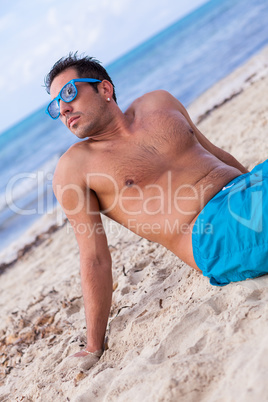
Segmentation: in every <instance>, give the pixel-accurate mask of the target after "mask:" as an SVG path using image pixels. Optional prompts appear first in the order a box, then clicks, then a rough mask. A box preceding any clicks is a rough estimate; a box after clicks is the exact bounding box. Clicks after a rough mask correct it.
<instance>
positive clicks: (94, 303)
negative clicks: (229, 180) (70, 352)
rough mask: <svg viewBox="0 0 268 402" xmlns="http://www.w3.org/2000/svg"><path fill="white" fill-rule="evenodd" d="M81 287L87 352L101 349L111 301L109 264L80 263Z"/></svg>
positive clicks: (108, 262) (110, 271)
mask: <svg viewBox="0 0 268 402" xmlns="http://www.w3.org/2000/svg"><path fill="white" fill-rule="evenodd" d="M81 285H82V291H83V298H84V305H85V314H86V323H87V350H88V351H90V352H94V351H96V350H99V349H102V348H103V344H104V337H105V331H106V327H107V322H108V317H109V313H110V308H111V301H112V289H113V288H112V270H111V263H110V261H107V262H106V263H105V264H103V263H102V264H99V263H96V262H94V261H81Z"/></svg>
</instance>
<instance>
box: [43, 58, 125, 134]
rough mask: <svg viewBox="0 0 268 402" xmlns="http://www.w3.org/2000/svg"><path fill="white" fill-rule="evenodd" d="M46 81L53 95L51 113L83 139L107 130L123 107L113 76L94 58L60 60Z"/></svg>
mask: <svg viewBox="0 0 268 402" xmlns="http://www.w3.org/2000/svg"><path fill="white" fill-rule="evenodd" d="M45 83H46V88H47V92H48V93H50V95H51V98H52V101H51V102H50V103H49V105H48V108H47V112H48V113H49V114H50V116H51V117H52V118H53V119H57V118H58V117H60V119H61V121H62V122H63V123H64V124H65V125H66V126H67V127H68V128H69V129H70V130H71V131H72V133H73V134H75V135H76V136H77V137H79V138H81V139H82V138H87V137H92V136H96V135H98V134H100V133H102V132H103V131H105V129H106V128H107V127H108V126H109V124H110V123H111V121H113V120H114V113H116V112H117V110H119V108H118V106H117V105H116V96H115V92H114V85H113V83H112V80H111V78H110V77H109V75H108V73H107V72H106V70H105V69H104V68H103V67H102V66H101V65H100V64H99V62H97V61H96V60H94V59H92V58H91V57H77V55H76V54H74V55H72V54H70V55H69V56H68V57H66V58H64V59H60V60H59V61H58V62H57V63H56V64H55V65H54V66H53V68H52V69H51V71H50V73H49V74H48V75H47V77H46V79H45ZM111 100H113V101H112V102H111Z"/></svg>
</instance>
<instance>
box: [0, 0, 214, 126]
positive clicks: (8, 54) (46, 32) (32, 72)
mask: <svg viewBox="0 0 268 402" xmlns="http://www.w3.org/2000/svg"><path fill="white" fill-rule="evenodd" d="M207 1H208V0H188V1H185V0H165V1H163V0H75V1H74V0H11V1H10V0H0V46H1V58H0V93H2V96H1V98H0V110H1V126H0V133H2V132H3V131H5V130H6V129H8V128H10V127H11V126H13V125H14V124H16V123H18V122H19V121H21V120H22V119H24V118H25V117H27V116H28V115H30V114H31V113H33V112H34V111H36V110H38V109H39V108H40V107H42V106H43V105H45V104H46V103H48V102H49V100H50V98H49V95H48V94H47V93H46V91H45V89H44V87H43V85H44V77H45V75H46V74H47V73H48V72H49V70H50V68H51V67H52V66H53V64H54V63H55V62H56V61H57V60H58V59H60V58H61V57H63V56H66V55H67V54H68V53H69V52H70V51H78V53H79V54H82V53H85V54H88V55H90V56H94V57H96V58H97V59H98V60H100V61H101V62H102V63H103V65H104V66H107V65H108V64H109V63H111V62H112V61H114V60H116V59H117V58H118V57H120V56H122V55H123V54H125V53H126V52H128V51H129V50H131V49H133V48H134V47H136V46H137V45H139V44H140V43H142V42H144V41H145V40H146V39H149V38H150V37H152V36H153V35H155V34H156V33H158V32H160V31H161V30H163V29H164V28H166V27H167V26H169V25H171V24H172V23H173V22H175V21H177V20H178V19H180V18H181V17H183V16H184V15H186V14H188V13H189V12H191V11H192V10H194V9H196V8H198V7H199V6H200V5H202V4H203V3H205V2H207Z"/></svg>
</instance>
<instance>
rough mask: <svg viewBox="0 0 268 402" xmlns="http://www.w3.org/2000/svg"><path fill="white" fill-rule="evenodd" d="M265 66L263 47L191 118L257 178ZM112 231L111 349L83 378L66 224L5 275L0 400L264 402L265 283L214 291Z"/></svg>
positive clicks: (80, 310) (160, 251) (174, 261)
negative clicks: (65, 370)
mask: <svg viewBox="0 0 268 402" xmlns="http://www.w3.org/2000/svg"><path fill="white" fill-rule="evenodd" d="M267 60H268V48H265V49H264V50H263V51H262V52H260V53H259V54H258V55H256V56H254V57H253V59H251V60H250V61H249V62H247V63H246V64H245V65H244V66H242V67H241V68H239V69H238V70H236V71H235V72H234V73H233V74H231V75H230V76H229V77H227V78H225V79H224V80H222V81H221V82H219V83H217V84H216V85H215V86H214V87H213V88H211V89H210V90H209V91H207V92H206V93H205V94H204V95H202V96H201V97H200V98H199V99H197V100H196V101H195V102H194V103H193V104H192V105H191V107H190V108H189V112H190V115H191V116H192V117H193V119H194V121H195V122H198V127H199V129H200V130H201V131H202V132H203V133H204V134H205V135H206V136H207V137H208V138H209V139H210V140H211V141H213V142H214V143H215V144H216V145H218V146H220V147H222V148H224V149H225V150H227V151H229V152H231V153H232V154H233V155H234V156H235V157H236V158H237V159H238V160H240V161H241V162H242V163H243V164H244V165H245V166H246V167H247V168H249V169H251V168H253V167H254V165H255V164H257V163H260V162H262V161H264V160H265V159H266V158H267V154H268V141H267V133H268V124H267V123H268V97H267V93H268V62H267ZM104 224H105V226H106V228H107V236H108V243H109V248H110V251H111V255H112V259H113V278H114V293H113V304H112V309H111V315H110V319H109V326H108V329H107V350H106V351H105V353H104V354H103V356H102V357H101V359H100V361H99V362H98V363H97V364H96V365H95V366H94V367H93V368H92V369H90V370H89V371H88V372H87V373H80V372H79V370H77V371H76V372H75V373H74V374H73V375H71V376H66V377H64V376H63V375H62V373H61V372H60V371H59V364H60V363H61V362H62V360H63V359H64V358H65V357H66V356H68V355H71V354H73V353H75V352H77V351H79V350H80V349H81V348H82V347H83V345H85V330H86V328H85V317H84V307H83V301H82V295H81V287H80V276H79V252H78V247H77V244H76V241H75V238H74V234H73V232H72V230H71V228H70V226H69V224H68V223H65V224H63V226H62V228H61V229H59V230H56V231H54V233H52V232H53V230H50V232H49V231H47V230H46V232H47V233H46V234H43V235H42V236H39V237H38V238H37V243H38V245H37V244H36V245H34V241H33V242H32V245H31V247H29V250H26V249H25V250H24V251H25V252H21V253H20V256H19V257H18V258H17V261H16V262H15V263H13V264H12V265H10V266H4V265H2V274H1V275H0V281H1V284H0V290H1V295H0V309H1V317H2V319H1V322H0V356H1V360H0V361H1V366H0V374H1V377H0V378H1V379H0V401H23V402H29V401H44V402H48V401H72V402H88V401H122V402H123V401H131V402H134V401H137V402H140V401H143V402H144V401H150V402H151V401H174V402H177V401H180V402H181V401H182V402H183V401H187V402H188V401H192V402H196V401H198V402H199V401H206V402H209V401H211V402H212V401H213V402H215V401H218V402H225V401H228V402H229V401H230V402H231V401H233V402H239V401H241V402H242V401H243V402H246V401H250V402H252V401H258V402H262V401H266V400H268V382H267V373H268V275H267V276H263V277H260V278H257V279H254V280H247V281H244V282H239V283H233V284H230V285H228V286H225V287H222V288H221V287H213V286H211V285H210V284H209V280H208V279H207V278H205V277H203V276H202V275H201V274H199V273H198V272H196V271H195V270H193V269H192V268H190V267H188V266H187V265H186V264H185V263H183V262H181V261H180V260H179V258H177V257H176V256H174V255H173V254H172V253H171V252H170V251H168V250H166V249H165V248H163V247H162V246H160V245H157V244H154V243H151V242H149V241H147V240H144V239H141V238H139V237H138V236H136V235H134V234H132V233H131V232H129V231H128V230H126V229H124V228H121V227H119V226H118V225H116V224H114V223H113V224H111V222H110V221H109V220H108V219H107V218H105V219H104ZM55 227H56V226H54V229H55ZM26 251H27V252H26ZM4 268H5V269H4Z"/></svg>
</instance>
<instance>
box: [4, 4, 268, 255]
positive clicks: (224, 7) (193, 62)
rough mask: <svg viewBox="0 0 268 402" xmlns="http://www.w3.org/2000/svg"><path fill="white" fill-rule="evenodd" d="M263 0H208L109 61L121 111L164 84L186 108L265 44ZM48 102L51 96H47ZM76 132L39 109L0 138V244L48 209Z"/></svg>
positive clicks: (267, 11) (266, 8)
mask: <svg viewBox="0 0 268 402" xmlns="http://www.w3.org/2000/svg"><path fill="white" fill-rule="evenodd" d="M267 21H268V2H267V0H212V1H210V2H208V3H206V4H204V5H203V6H202V7H200V8H199V9H197V10H195V11H194V12H193V13H191V14H189V15H188V16H186V17H185V18H183V19H181V20H179V21H177V22H176V23H175V24H173V25H172V26H170V27H168V28H167V29H165V30H164V31H162V32H160V33H159V34H158V35H156V36H154V37H153V38H151V39H149V40H148V41H146V42H144V43H143V44H141V45H140V46H139V47H137V48H135V49H133V50H132V51H130V52H129V53H127V54H126V55H124V56H123V57H121V58H120V59H118V60H116V61H115V62H114V63H112V64H110V65H109V66H105V67H106V68H107V70H108V72H109V74H110V75H111V77H112V79H113V81H114V83H115V87H116V93H117V97H118V103H119V106H120V107H121V108H122V110H124V109H125V108H126V107H127V106H128V105H129V104H130V103H131V102H132V101H133V100H134V99H135V98H136V97H138V96H141V95H142V94H144V93H146V92H148V91H152V90H155V89H166V90H168V91H169V92H171V93H172V94H173V95H174V96H175V97H177V98H178V99H179V100H180V101H181V102H182V103H183V104H184V105H185V106H188V105H189V104H190V103H191V102H192V101H193V100H194V99H195V98H196V97H198V96H199V95H200V94H201V93H203V92H204V91H205V90H206V89H208V88H209V87H211V86H212V85H213V84H214V83H215V82H217V81H218V80H220V79H221V78H223V77H225V76H226V75H228V74H229V73H230V72H232V71H233V70H234V69H235V68H236V67H238V66H239V65H241V64H243V63H244V62H245V61H246V60H247V59H249V58H250V57H251V56H252V55H253V54H255V53H257V52H258V51H259V50H260V49H261V48H263V47H264V46H266V45H267V44H268V29H267ZM48 101H49V99H48ZM75 141H76V138H75V137H74V136H73V135H72V134H71V133H70V132H69V131H68V130H67V129H66V128H65V127H64V126H63V125H62V124H61V123H60V122H59V121H57V122H55V121H52V119H50V118H49V117H48V116H47V115H46V114H45V105H44V108H42V109H40V110H38V111H37V112H35V113H33V114H32V115H31V116H29V117H28V118H27V119H25V120H24V121H22V122H21V123H20V124H18V125H16V126H14V127H12V128H11V129H9V130H7V131H6V132H4V133H3V134H2V135H1V136H0V171H1V181H0V250H1V249H3V248H5V247H6V246H7V245H8V244H9V243H10V242H12V241H14V240H16V238H17V237H18V236H19V235H20V234H22V233H23V232H25V230H26V229H27V228H28V227H29V226H30V225H31V223H32V222H34V221H35V220H36V219H38V218H39V217H40V216H41V215H43V214H45V213H47V212H48V211H49V210H51V209H52V208H53V206H54V205H55V203H56V200H55V198H54V196H53V192H52V176H53V172H54V169H55V167H56V164H57V161H58V159H59V157H60V156H61V155H62V154H63V153H64V152H65V151H66V149H68V147H69V146H70V145H71V144H73V143H74V142H75Z"/></svg>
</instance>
